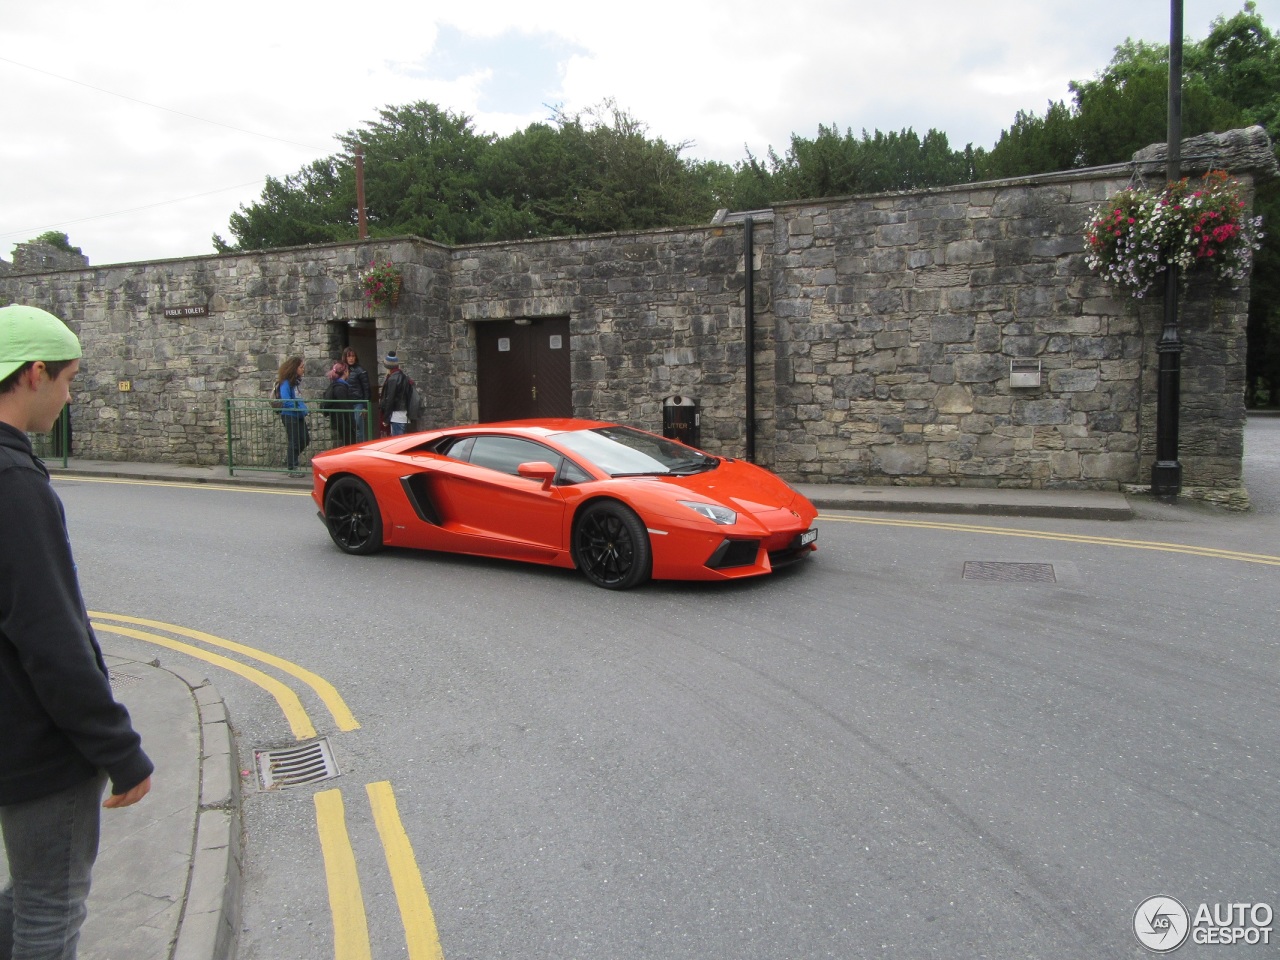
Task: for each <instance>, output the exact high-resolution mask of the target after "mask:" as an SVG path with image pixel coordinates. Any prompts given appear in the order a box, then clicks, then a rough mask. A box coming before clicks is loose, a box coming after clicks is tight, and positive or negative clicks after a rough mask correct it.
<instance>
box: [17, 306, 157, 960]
mask: <svg viewBox="0 0 1280 960" xmlns="http://www.w3.org/2000/svg"><path fill="white" fill-rule="evenodd" d="M79 358H80V341H79V340H77V339H76V336H75V334H74V333H72V332H71V331H70V330H69V329H67V326H66V324H64V323H63V322H62V321H61V320H59V319H58V318H57V317H55V316H54V315H53V314H51V313H48V312H46V311H44V310H40V309H37V308H36V307H25V306H16V305H15V306H9V307H4V308H0V731H3V736H0V831H3V836H4V846H5V854H6V856H7V858H8V861H9V878H10V879H9V884H8V886H7V887H6V888H5V889H4V890H3V891H0V957H10V956H14V957H17V956H21V957H24V958H25V957H30V958H33V960H35V958H39V960H74V957H75V955H76V945H77V943H78V942H79V939H80V926H81V924H82V923H83V922H84V918H85V913H86V908H85V900H86V898H87V897H88V895H89V876H90V873H91V871H92V869H93V862H94V860H95V859H96V857H97V855H98V827H99V814H98V804H99V802H100V801H101V802H102V806H104V807H127V806H129V805H130V804H133V803H137V802H138V801H139V800H141V799H142V798H143V797H144V796H146V794H147V792H148V791H149V790H150V789H151V772H152V769H153V767H152V764H151V761H150V760H149V759H148V758H147V755H146V754H145V753H143V751H142V743H141V738H139V736H138V734H137V733H135V732H134V729H133V726H132V724H131V723H130V720H129V712H128V711H127V710H126V709H125V708H124V707H123V706H122V705H121V704H119V703H117V702H116V700H115V696H114V695H113V694H112V692H111V685H110V683H109V682H108V679H107V668H106V664H105V663H104V662H103V659H102V651H101V649H100V648H99V647H98V641H97V638H96V637H95V636H94V634H93V629H92V627H90V625H89V615H88V613H87V611H86V610H85V604H84V599H83V598H82V597H81V595H80V584H79V582H78V580H77V579H76V568H75V562H74V561H73V560H72V557H71V544H70V542H69V541H68V539H67V524H66V517H65V515H64V514H63V511H62V502H61V501H60V500H59V499H58V497H57V495H56V494H55V493H54V492H53V486H52V485H51V484H50V482H49V474H48V471H46V470H45V468H44V464H43V463H41V462H40V461H39V460H38V459H36V457H35V456H34V454H33V453H32V449H31V441H30V439H29V438H28V437H27V434H28V433H31V432H36V433H43V432H46V431H48V430H49V429H50V428H51V427H52V426H53V423H54V421H55V420H57V419H58V415H59V414H60V413H61V412H62V408H63V407H64V406H65V405H66V403H67V401H68V399H69V397H70V386H71V379H72V377H74V376H75V375H76V371H77V370H78V369H79V368H80V359H79ZM108 778H109V779H110V780H111V785H112V789H111V795H110V796H109V797H107V799H106V800H105V801H102V793H103V789H104V787H105V784H106V781H107V779H108Z"/></svg>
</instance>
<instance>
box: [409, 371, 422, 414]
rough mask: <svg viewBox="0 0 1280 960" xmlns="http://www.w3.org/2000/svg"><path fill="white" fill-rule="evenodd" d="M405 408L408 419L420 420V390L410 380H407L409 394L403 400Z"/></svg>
mask: <svg viewBox="0 0 1280 960" xmlns="http://www.w3.org/2000/svg"><path fill="white" fill-rule="evenodd" d="M405 409H406V411H407V412H408V414H409V419H410V420H412V421H413V422H414V423H418V422H419V421H421V420H422V391H421V390H419V389H418V388H417V387H416V386H414V383H413V381H412V380H410V381H409V396H408V398H407V399H406V400H405Z"/></svg>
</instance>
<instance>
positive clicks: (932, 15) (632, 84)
mask: <svg viewBox="0 0 1280 960" xmlns="http://www.w3.org/2000/svg"><path fill="white" fill-rule="evenodd" d="M1242 6H1243V2H1242V0H1185V21H1184V26H1185V31H1184V32H1185V34H1186V35H1187V36H1188V37H1190V38H1191V39H1193V40H1198V39H1201V38H1203V37H1204V36H1205V35H1206V34H1207V33H1208V29H1209V24H1210V22H1211V21H1212V20H1213V19H1214V18H1215V17H1217V16H1219V15H1226V16H1231V15H1232V14H1234V13H1236V12H1238V11H1239V10H1240V9H1241V8H1242ZM4 8H5V9H4V13H3V33H2V36H3V38H4V41H3V43H2V44H0V83H3V93H0V118H2V123H0V130H2V131H3V132H2V133H0V257H3V258H4V259H10V258H11V251H12V248H13V245H14V244H16V243H20V242H23V241H26V240H30V239H32V238H34V237H36V236H38V235H39V234H41V233H43V232H45V231H47V230H59V231H62V232H65V233H66V234H68V236H69V237H70V240H71V243H72V244H73V245H75V246H79V247H81V248H82V249H83V251H84V253H85V254H86V255H87V256H88V257H89V260H90V262H91V263H93V264H95V265H98V264H107V263H122V262H128V261H135V260H155V259H165V258H171V257H184V256H191V255H198V254H206V253H212V252H213V246H212V243H211V241H210V236H211V235H212V234H213V233H218V234H220V235H222V236H223V237H224V238H225V239H227V240H231V236H230V233H229V230H228V227H227V218H228V216H229V215H230V214H231V213H233V212H234V211H235V210H236V209H237V208H238V207H239V206H240V205H241V204H247V203H252V202H253V201H255V200H256V199H258V197H259V196H260V194H261V191H262V187H263V181H264V178H265V177H268V176H273V177H277V178H283V177H285V176H287V175H289V174H292V173H295V172H297V171H298V170H299V169H300V168H301V167H303V166H304V165H305V164H307V163H309V162H310V161H312V160H315V159H318V158H320V157H324V156H328V155H330V154H333V153H335V152H337V150H338V144H337V142H336V141H335V140H334V136H335V135H336V134H339V133H344V132H346V131H347V130H351V129H354V128H358V127H359V126H361V125H362V124H363V123H365V122H367V121H369V120H372V119H374V118H375V117H376V114H377V110H378V109H379V108H380V107H383V106H387V105H401V104H406V103H412V102H415V101H418V100H427V101H431V102H433V103H436V104H439V105H440V106H441V107H444V108H446V109H448V110H451V111H453V112H455V113H465V114H467V115H469V116H471V117H472V118H473V125H474V128H475V129H476V130H477V131H478V132H481V133H495V134H499V135H506V134H509V133H511V132H513V131H515V130H518V129H523V128H524V127H525V126H527V125H528V124H530V123H533V122H535V121H541V120H546V119H547V118H548V116H549V115H550V112H551V111H550V107H554V106H560V107H563V108H564V109H565V110H566V111H568V112H569V113H574V112H577V111H580V110H583V109H586V108H588V107H590V106H592V105H594V104H598V103H600V102H601V101H602V100H604V99H605V98H609V97H612V98H614V99H615V100H616V101H617V103H618V105H619V106H621V107H622V108H624V109H625V110H627V111H628V112H630V113H631V115H632V116H633V117H635V118H636V119H637V120H640V121H641V122H643V123H644V124H646V125H647V127H648V132H649V135H650V136H652V137H662V138H663V139H664V140H666V141H668V142H670V143H682V142H686V141H688V142H689V143H690V146H689V147H688V149H687V151H686V154H685V155H686V156H688V157H693V158H697V159H705V160H722V161H725V162H727V163H736V162H737V161H739V160H742V159H743V158H744V157H745V155H746V150H747V149H750V150H751V151H752V152H753V153H755V154H757V155H763V154H764V153H765V151H767V149H768V148H769V147H770V146H771V145H772V146H774V147H775V148H777V149H778V151H779V153H782V152H784V151H785V148H786V146H787V144H788V142H789V139H790V136H791V134H792V133H793V132H795V133H798V134H800V135H802V136H805V137H810V138H811V137H813V136H814V135H815V134H816V133H817V129H818V124H828V125H830V124H835V125H836V126H837V127H838V128H839V129H841V130H844V129H846V128H851V129H852V130H853V131H854V132H855V133H859V132H861V131H862V130H864V129H866V130H869V131H870V130H875V129H880V130H883V131H890V130H901V129H903V128H906V127H912V128H914V129H915V130H916V132H917V133H920V134H923V133H924V132H926V131H927V130H929V129H930V128H936V129H939V130H942V131H943V132H945V133H946V134H947V136H948V137H949V138H950V141H951V144H952V146H953V147H963V146H964V145H965V144H966V143H972V144H974V145H975V146H983V147H990V146H992V145H993V144H994V143H995V141H996V139H997V138H998V137H999V135H1000V131H1001V130H1002V129H1004V128H1005V127H1007V126H1008V125H1009V124H1010V122H1011V121H1012V119H1013V116H1014V114H1015V112H1016V111H1018V110H1019V109H1025V110H1033V111H1036V112H1040V113H1042V112H1043V111H1044V108H1045V105H1046V104H1047V102H1048V101H1050V100H1060V99H1065V98H1067V96H1068V90H1067V84H1068V82H1069V81H1071V80H1075V79H1088V78H1090V77H1092V76H1093V75H1094V74H1095V73H1097V72H1098V71H1099V70H1101V69H1102V68H1103V67H1104V66H1105V65H1106V64H1107V62H1108V61H1109V60H1110V59H1111V55H1112V53H1113V51H1114V49H1115V47H1116V46H1117V45H1118V44H1120V43H1122V42H1124V40H1125V39H1126V38H1133V39H1142V40H1148V41H1151V42H1156V43H1167V42H1168V39H1169V16H1170V3H1169V2H1168V0H968V2H966V3H956V2H954V0H914V2H912V3H888V2H884V0H874V2H873V0H790V2H783V0H775V2H770V3H764V2H759V0H733V2H728V0H682V2H671V0H650V2H648V3H646V4H643V5H634V4H608V3H600V2H598V0H595V2H590V3H586V2H583V3H578V2H571V0H544V2H540V3H539V2H528V0H525V2H520V3H516V2H507V0H465V2H455V3H449V4H444V3H437V2H431V0H403V2H402V0H378V2H376V3H359V2H344V3H336V2H331V0H310V2H307V3H300V2H292V0H253V2H247V0H219V2H216V3H192V2H188V0H170V2H168V3H163V4H162V3H160V2H157V0H111V2H106V3H104V2H102V0H41V2H40V3H38V4H37V3H19V2H17V0H6V2H5V4H4ZM1258 10H1259V12H1260V13H1261V14H1262V16H1263V19H1264V20H1265V21H1266V23H1267V25H1268V26H1269V27H1270V28H1271V29H1272V30H1277V29H1280V0H1259V2H1258ZM636 11H642V12H636Z"/></svg>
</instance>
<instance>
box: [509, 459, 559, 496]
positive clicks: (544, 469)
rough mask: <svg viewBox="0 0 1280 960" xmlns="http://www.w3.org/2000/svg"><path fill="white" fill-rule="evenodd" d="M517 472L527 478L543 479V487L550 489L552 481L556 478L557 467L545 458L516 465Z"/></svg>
mask: <svg viewBox="0 0 1280 960" xmlns="http://www.w3.org/2000/svg"><path fill="white" fill-rule="evenodd" d="M516 473H518V474H520V476H522V477H524V478H525V479H526V480H541V481H542V489H543V490H550V489H551V481H552V480H554V479H555V478H556V468H555V467H553V466H552V465H551V464H549V463H547V462H546V461H545V460H532V461H530V462H529V463H522V464H520V466H518V467H516Z"/></svg>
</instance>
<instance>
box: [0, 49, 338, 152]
mask: <svg viewBox="0 0 1280 960" xmlns="http://www.w3.org/2000/svg"><path fill="white" fill-rule="evenodd" d="M0 61H3V62H4V63H9V64H12V65H13V66H15V67H22V69H24V70H30V71H32V72H33V73H42V74H44V75H45V76H46V77H53V78H54V79H55V80H62V81H64V82H65V83H74V84H75V85H76V86H79V87H87V88H88V89H90V90H94V91H96V92H98V93H105V94H106V95H107V96H109V97H119V98H120V99H121V100H128V101H129V102H130V103H137V104H141V105H142V106H144V107H151V108H152V109H154V110H163V111H165V112H166V113H174V114H177V115H178V116H180V117H186V118H187V119H188V120H198V121H200V122H201V123H209V124H212V125H213V126H215V127H222V128H224V129H226V130H234V131H236V132H237V133H247V134H248V135H249V136H251V137H261V138H262V139H264V140H275V141H276V142H277V143H287V144H289V145H290V146H294V147H304V148H306V149H307V150H314V151H316V152H318V153H323V152H324V150H323V149H322V148H321V147H316V146H312V145H311V144H309V143H299V142H298V141H296V140H286V139H284V138H283V137H273V136H271V134H269V133H258V132H256V131H254V130H245V129H244V128H243V127H233V126H232V125H231V124H229V123H221V122H219V121H217V120H210V119H208V118H207V117H198V116H196V115H195V114H194V113H183V112H182V111H181V110H174V109H173V108H172V107H162V106H161V105H160V104H158V103H150V102H149V101H147V100H139V99H138V98H137V97H130V96H126V95H125V94H123V93H116V92H115V91H113V90H106V89H104V88H102V87H95V86H94V85H93V84H91V83H84V82H83V81H81V80H72V79H71V78H70V77H64V76H61V75H60V74H56V73H50V72H49V71H48V70H42V69H40V68H39V67H33V66H31V65H30V64H28V63H19V62H18V61H17V60H10V59H9V58H8V57H0Z"/></svg>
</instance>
